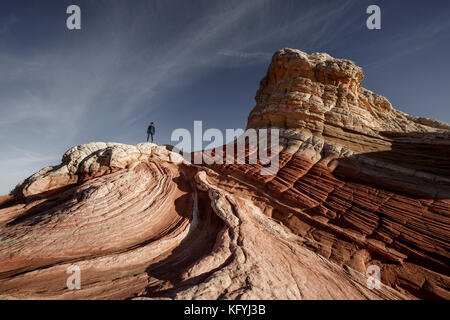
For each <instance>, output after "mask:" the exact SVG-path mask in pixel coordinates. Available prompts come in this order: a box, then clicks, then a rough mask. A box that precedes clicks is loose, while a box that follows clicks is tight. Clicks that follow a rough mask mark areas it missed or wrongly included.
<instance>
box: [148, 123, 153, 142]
mask: <svg viewBox="0 0 450 320" xmlns="http://www.w3.org/2000/svg"><path fill="white" fill-rule="evenodd" d="M154 135H155V123H153V122H151V123H150V125H149V126H148V128H147V142H148V139H149V138H150V136H151V137H152V142H153V136H154Z"/></svg>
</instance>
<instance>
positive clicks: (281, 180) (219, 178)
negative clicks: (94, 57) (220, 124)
mask: <svg viewBox="0 0 450 320" xmlns="http://www.w3.org/2000/svg"><path fill="white" fill-rule="evenodd" d="M362 79H363V73H362V70H361V68H359V67H357V66H356V65H355V64H354V63H353V62H351V61H347V60H338V59H334V58H332V57H330V56H329V55H326V54H312V55H307V54H305V53H303V52H300V51H298V50H292V49H283V50H280V51H279V52H277V53H276V54H275V55H274V57H273V60H272V63H271V65H270V67H269V71H268V73H267V76H266V77H265V78H264V79H263V80H262V81H261V87H260V89H259V91H258V93H257V97H256V101H257V105H256V107H255V108H254V109H253V111H252V112H251V113H250V116H249V121H248V127H247V129H249V130H252V129H255V130H260V129H265V128H277V129H279V130H280V136H281V144H280V148H279V150H270V152H271V153H272V155H274V154H278V155H279V159H280V167H279V170H278V171H275V172H273V174H272V175H261V171H260V169H261V168H262V167H263V165H262V164H261V163H258V164H256V165H248V164H247V165H245V164H242V165H241V164H237V163H235V164H213V165H206V164H203V165H194V164H191V163H189V162H187V161H185V160H184V159H183V158H182V157H181V156H180V155H178V154H176V153H173V152H171V151H170V150H169V149H167V148H166V147H161V146H157V145H154V144H150V143H144V144H139V145H136V146H128V145H123V144H116V143H91V144H87V145H83V146H79V147H75V148H72V149H71V150H69V151H68V152H66V154H65V155H64V156H63V159H62V163H61V165H59V166H56V167H48V168H45V169H43V170H41V171H39V172H38V173H36V174H35V175H33V176H31V177H30V178H28V179H26V180H25V181H24V182H23V183H22V184H20V185H18V186H17V187H16V188H15V189H14V190H13V191H12V193H11V195H10V196H6V197H1V198H0V296H1V298H6V299H8V298H12V299H15V298H19V299H21V298H25V299H34V298H45V299H61V298H63V299H79V298H88V299H127V298H145V299H146V298H152V299H161V298H172V299H416V298H419V299H421V298H422V299H436V298H443V299H448V298H450V294H449V284H450V278H449V274H450V273H449V266H448V265H449V263H448V262H449V246H450V241H449V237H450V230H449V229H450V226H449V225H450V224H449V222H450V171H449V170H450V169H449V168H450V166H449V165H450V163H449V161H450V160H449V159H450V157H449V156H450V152H449V151H450V146H449V145H450V126H449V125H448V124H445V123H441V122H438V121H434V120H429V119H422V118H414V117H411V116H409V115H406V114H404V113H402V112H400V111H396V110H395V109H393V108H392V106H391V105H390V103H389V102H388V101H387V100H386V99H385V98H384V97H381V96H379V95H376V94H374V93H372V92H370V91H368V90H366V89H363V88H362V87H361V81H362ZM252 152H257V149H255V148H248V150H247V156H248V155H249V153H252ZM205 154H206V153H205ZM227 156H229V155H226V154H225V155H224V157H225V158H226V157H227ZM72 265H76V266H78V267H79V268H80V271H81V289H80V290H69V289H68V288H67V284H66V280H67V278H68V276H69V275H68V274H67V270H68V268H69V267H70V266H72ZM370 265H378V266H379V267H380V268H381V279H382V285H381V287H380V288H379V289H370V288H369V287H368V286H367V280H368V279H367V275H366V270H367V268H368V267H369V266H370Z"/></svg>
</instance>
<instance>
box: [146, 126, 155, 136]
mask: <svg viewBox="0 0 450 320" xmlns="http://www.w3.org/2000/svg"><path fill="white" fill-rule="evenodd" d="M147 133H148V134H151V135H154V134H155V126H153V125H150V126H149V127H148V129H147Z"/></svg>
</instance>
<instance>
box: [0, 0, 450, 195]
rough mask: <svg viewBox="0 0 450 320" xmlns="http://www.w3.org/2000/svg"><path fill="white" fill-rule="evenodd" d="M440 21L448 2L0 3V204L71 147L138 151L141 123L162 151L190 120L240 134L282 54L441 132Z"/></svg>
mask: <svg viewBox="0 0 450 320" xmlns="http://www.w3.org/2000/svg"><path fill="white" fill-rule="evenodd" d="M71 4H77V5H79V6H80V7H81V10H82V30H80V31H69V30H68V29H67V28H66V18H67V14H66V8H67V7H68V6H69V5H71ZM371 4H377V5H379V6H380V8H381V11H382V29H381V30H375V31H370V30H368V29H367V28H366V19H367V17H368V15H367V14H366V8H367V7H368V6H369V5H371ZM449 15H450V2H449V1H447V0H443V1H430V0H429V1H422V0H421V1H403V0H389V1H365V0H330V1H317V0H315V1H304V0H281V1H280V0H246V1H242V0H236V1H228V0H221V1H213V0H204V1H200V0H189V1H187V0H180V1H170V0H163V1H151V0H145V1H144V0H133V1H126V0H104V1H102V0H71V1H65V0H46V1H33V0H5V1H2V2H1V3H0V111H1V117H0V150H2V151H1V153H0V194H6V193H8V192H9V191H10V189H11V188H12V187H14V186H15V185H16V184H17V183H18V182H20V181H21V180H22V179H24V178H26V177H27V176H29V175H30V174H32V173H34V172H36V171H37V170H39V169H41V168H42V167H44V166H47V165H55V164H59V162H60V158H61V156H62V154H63V153H64V152H65V151H66V150H67V149H69V148H70V147H72V146H74V145H79V144H83V143H88V142H92V141H107V142H109V141H110V142H122V143H128V144H136V143H139V142H142V141H143V140H145V138H146V134H145V132H146V127H147V125H148V123H149V121H155V122H156V125H157V136H156V142H157V143H158V144H165V143H171V141H170V135H171V133H172V131H173V130H174V129H176V128H187V129H192V128H193V121H194V120H202V121H203V126H204V128H205V129H207V128H218V129H221V130H225V128H245V125H246V121H247V116H248V114H249V112H250V111H251V109H252V108H253V107H254V105H255V102H254V96H255V93H256V90H257V89H258V86H259V81H260V80H261V78H262V77H263V76H264V75H265V72H266V70H267V67H268V65H269V63H270V59H271V56H272V54H273V53H274V52H275V51H277V50H278V49H280V48H283V47H291V48H296V49H300V50H303V51H306V52H309V53H312V52H327V53H329V54H331V55H332V56H335V57H338V58H346V59H350V60H353V61H355V62H356V63H357V64H358V65H359V66H361V67H363V69H364V73H365V76H366V79H365V80H364V82H363V86H364V87H366V88H367V89H370V90H372V91H374V92H376V93H379V94H382V95H384V96H386V97H387V98H388V99H389V100H390V101H391V103H392V104H393V105H394V107H395V108H397V109H400V110H402V111H404V112H406V113H409V114H412V115H417V116H424V117H430V118H435V119H438V120H441V121H446V122H450V111H449V110H450V109H449V100H450V90H449V80H448V73H449V71H450V62H449V61H450V60H449V58H448V56H449V54H448V53H449V52H450V19H449V18H450V17H449Z"/></svg>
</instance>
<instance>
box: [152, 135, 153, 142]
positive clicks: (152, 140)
mask: <svg viewBox="0 0 450 320" xmlns="http://www.w3.org/2000/svg"><path fill="white" fill-rule="evenodd" d="M152 143H153V135H152Z"/></svg>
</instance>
